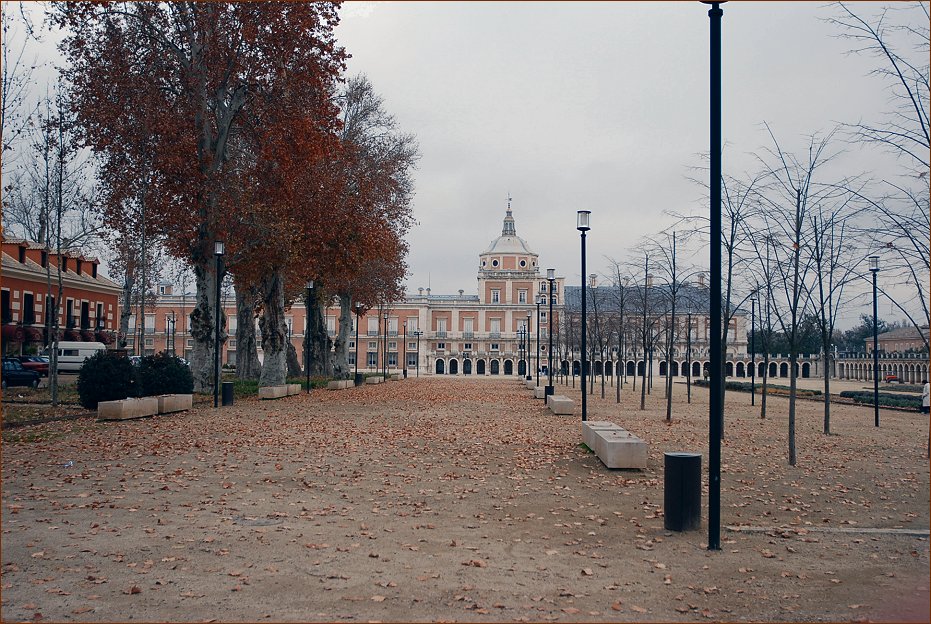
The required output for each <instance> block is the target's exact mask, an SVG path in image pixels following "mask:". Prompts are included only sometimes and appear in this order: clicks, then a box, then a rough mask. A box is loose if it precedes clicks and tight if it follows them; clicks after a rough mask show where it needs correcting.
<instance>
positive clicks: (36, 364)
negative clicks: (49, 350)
mask: <svg viewBox="0 0 931 624" xmlns="http://www.w3.org/2000/svg"><path fill="white" fill-rule="evenodd" d="M19 363H20V364H22V365H23V368H25V369H26V370H32V371H35V372H37V373H39V377H48V358H47V357H44V356H41V355H21V356H19Z"/></svg>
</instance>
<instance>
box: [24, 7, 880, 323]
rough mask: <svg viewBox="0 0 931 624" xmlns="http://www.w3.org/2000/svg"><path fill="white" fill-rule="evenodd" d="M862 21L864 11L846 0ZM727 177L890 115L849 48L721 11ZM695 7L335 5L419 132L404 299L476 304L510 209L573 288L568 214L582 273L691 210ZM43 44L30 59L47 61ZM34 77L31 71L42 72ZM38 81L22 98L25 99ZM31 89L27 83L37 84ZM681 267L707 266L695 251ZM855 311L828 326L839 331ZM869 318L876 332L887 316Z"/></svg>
mask: <svg viewBox="0 0 931 624" xmlns="http://www.w3.org/2000/svg"><path fill="white" fill-rule="evenodd" d="M854 6H855V9H856V10H857V11H858V12H859V13H860V14H862V15H873V14H875V13H876V12H877V10H878V9H879V7H880V6H881V5H879V4H876V3H855V5H854ZM723 9H724V18H723V139H724V141H725V144H726V149H725V157H724V172H725V173H726V174H729V175H732V176H737V177H741V176H743V175H744V174H745V173H749V172H754V171H756V170H757V169H758V164H757V161H756V160H755V158H754V157H753V153H755V152H760V150H761V147H762V146H764V145H767V144H768V140H769V139H768V137H767V135H766V133H765V131H764V129H763V127H762V124H763V122H764V121H765V122H767V123H769V124H770V126H771V127H772V128H773V130H774V131H775V133H776V134H777V136H778V138H779V139H780V141H781V142H782V143H783V144H784V147H786V148H788V149H790V150H796V149H800V148H802V147H803V146H804V145H805V142H806V136H807V135H809V134H811V133H815V132H822V133H825V132H828V131H830V130H831V129H832V128H833V127H834V126H835V125H836V124H838V123H840V122H856V121H859V120H870V121H875V120H877V119H879V118H880V117H881V115H882V113H883V112H884V111H886V110H888V108H889V101H888V100H889V98H888V94H887V93H886V92H885V91H884V87H885V83H883V82H882V81H881V80H880V79H878V78H876V77H875V76H870V75H869V72H870V71H871V70H872V69H874V67H875V59H873V58H870V57H865V56H859V55H850V54H847V52H848V50H849V49H850V42H849V41H847V40H844V39H841V38H839V37H838V36H837V35H838V34H839V30H838V28H837V27H836V26H833V25H831V24H828V23H826V22H825V19H826V18H828V17H831V16H836V15H837V14H838V13H837V12H838V9H837V7H834V6H831V5H828V4H824V3H814V2H812V3H808V2H730V3H727V4H724V5H723ZM707 12H708V7H707V6H706V5H703V4H700V3H698V2H663V3H659V2H641V3H636V2H618V3H612V2H593V3H580V2H571V3H567V2H514V3H511V2H471V3H465V2H462V3H457V2H377V3H375V2H348V3H346V4H345V5H344V7H343V10H342V23H341V25H340V26H339V28H338V30H337V37H338V39H339V41H340V43H341V44H342V45H343V46H344V47H345V48H346V49H347V51H348V52H349V53H350V54H351V55H352V58H351V59H350V60H349V63H348V66H349V74H356V73H365V74H367V75H368V77H369V79H370V80H371V81H372V83H373V84H374V86H375V89H376V90H377V91H378V92H379V93H380V94H381V95H382V96H383V97H384V100H385V105H386V108H387V109H388V110H389V111H390V112H391V113H393V114H394V115H395V116H396V118H397V119H398V121H399V124H400V127H401V129H402V130H403V131H405V132H410V133H413V134H415V135H417V137H418V140H419V142H420V147H421V152H422V158H421V160H420V164H419V169H418V171H417V172H416V174H415V175H416V197H415V198H414V205H413V208H414V215H415V218H416V219H417V222H418V225H417V226H416V227H415V228H414V229H413V230H412V232H411V233H410V235H409V242H410V257H409V264H410V271H411V275H410V278H409V279H408V281H407V286H408V290H409V291H410V292H416V290H417V288H418V287H426V286H428V285H430V286H432V288H433V292H434V293H435V294H453V293H455V292H456V291H457V290H458V289H460V288H462V289H464V290H465V291H466V292H467V293H473V292H475V288H476V282H475V280H476V272H477V268H478V254H479V253H481V252H482V251H483V250H484V249H485V248H486V246H487V245H488V243H489V242H490V241H491V240H492V239H493V238H495V237H497V236H498V235H499V234H500V233H501V222H502V219H503V217H504V212H505V208H506V206H507V198H508V195H509V194H510V196H511V197H513V201H512V207H513V211H514V217H515V220H516V223H517V233H518V235H519V236H521V237H522V238H524V239H525V240H526V241H527V242H528V244H529V245H530V247H531V249H533V250H534V251H535V252H537V253H538V254H539V255H540V263H541V268H544V269H545V268H546V267H555V268H556V269H557V271H558V273H559V274H560V275H563V276H565V277H566V278H567V282H568V283H569V284H578V283H579V278H580V268H579V236H578V232H577V231H576V229H575V218H576V211H577V210H579V209H587V210H591V211H592V230H591V232H590V233H589V237H588V249H589V253H588V259H589V272H596V273H603V272H607V271H608V268H609V264H608V262H607V260H606V258H607V257H611V258H616V259H619V260H625V259H627V258H629V257H631V249H632V248H633V247H634V246H635V245H636V244H637V243H638V242H639V241H640V240H641V239H642V237H643V236H646V235H654V234H656V233H658V232H659V231H660V230H662V229H663V228H665V227H668V226H669V225H670V224H671V223H672V220H671V218H670V217H668V216H664V213H665V212H667V211H676V212H680V213H684V212H697V211H699V210H701V209H702V208H703V206H704V203H705V202H707V191H706V190H705V189H704V188H703V187H702V186H699V185H697V184H696V183H695V182H693V181H690V179H689V178H690V177H692V176H697V177H700V178H702V179H704V178H705V177H706V174H704V173H702V172H698V171H696V170H695V167H699V166H701V165H702V163H703V159H702V154H704V153H707V151H708V142H709V139H708V96H709V94H708V71H709V69H708V64H709V63H708V60H709V59H708V45H709V44H708V39H709V34H708V24H709V19H708V16H707ZM57 39H58V36H57V35H56V33H46V34H45V40H44V42H43V43H42V44H41V45H40V46H39V47H38V54H37V56H38V57H39V60H40V61H43V60H49V59H52V60H53V61H54V60H55V59H57V57H58V55H57V53H56V52H55V49H54V46H55V43H56V41H57ZM52 75H53V74H52V72H51V70H44V71H43V72H42V73H40V74H39V77H40V78H41V77H42V76H45V77H49V76H52ZM37 88H38V87H37ZM43 91H44V89H43ZM837 146H838V148H841V147H844V148H846V149H847V150H848V153H847V154H846V155H845V156H844V158H843V159H842V161H841V162H842V165H843V173H844V174H848V175H852V174H857V173H860V172H863V171H870V172H874V173H876V174H877V175H882V174H883V172H888V171H891V170H892V169H891V168H892V166H893V165H894V163H893V161H892V160H891V159H889V158H888V157H886V156H884V155H883V154H882V153H880V152H878V151H877V150H876V149H875V148H872V147H871V148H867V149H863V148H860V147H858V146H856V145H844V144H843V143H842V142H838V144H837ZM699 251H700V253H699V254H697V255H696V257H695V262H697V263H700V264H701V265H703V266H707V263H708V259H707V250H706V249H702V250H699ZM868 304H869V299H868V297H866V296H863V297H859V298H857V300H856V301H855V302H854V305H851V306H850V307H849V308H848V309H847V310H845V317H844V318H843V319H841V325H842V326H849V325H851V324H853V323H854V322H855V321H856V320H857V316H858V315H859V314H860V313H861V312H866V311H868V307H867V306H868ZM880 313H881V315H883V316H886V317H887V318H889V319H890V320H891V319H893V318H897V317H898V315H893V314H891V313H890V307H889V305H888V304H886V305H885V306H881V310H880Z"/></svg>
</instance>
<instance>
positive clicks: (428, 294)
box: [427, 286, 430, 297]
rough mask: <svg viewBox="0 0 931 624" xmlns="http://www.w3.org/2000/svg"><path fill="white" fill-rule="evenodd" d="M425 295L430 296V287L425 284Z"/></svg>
mask: <svg viewBox="0 0 931 624" xmlns="http://www.w3.org/2000/svg"><path fill="white" fill-rule="evenodd" d="M427 296H428V297H429V296H430V287H429V286H427Z"/></svg>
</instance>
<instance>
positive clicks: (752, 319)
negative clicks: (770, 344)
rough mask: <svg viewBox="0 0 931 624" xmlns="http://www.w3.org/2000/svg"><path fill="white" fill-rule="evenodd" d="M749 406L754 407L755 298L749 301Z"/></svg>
mask: <svg viewBox="0 0 931 624" xmlns="http://www.w3.org/2000/svg"><path fill="white" fill-rule="evenodd" d="M750 405H756V297H755V296H754V298H753V299H750Z"/></svg>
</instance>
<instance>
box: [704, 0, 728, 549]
mask: <svg viewBox="0 0 931 624" xmlns="http://www.w3.org/2000/svg"><path fill="white" fill-rule="evenodd" d="M723 15H724V11H722V10H721V3H720V2H712V3H711V9H710V10H709V11H708V17H709V19H710V26H711V49H710V59H711V76H710V82H711V84H710V87H711V106H710V109H711V111H710V112H711V119H710V126H711V137H710V138H711V146H710V151H711V154H710V156H711V169H710V172H709V175H710V178H711V179H710V190H711V206H710V208H711V215H710V216H711V241H710V242H711V267H710V268H711V302H710V307H711V328H710V329H711V341H710V343H711V387H710V392H711V396H710V406H709V410H708V419H709V422H708V446H709V450H708V550H720V549H721V429H722V427H721V425H722V419H723V418H724V406H723V405H722V400H721V399H722V397H721V388H722V384H723V381H724V379H723V373H724V366H723V362H722V356H723V353H722V352H721V324H722V319H721V17H722V16H723Z"/></svg>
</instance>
